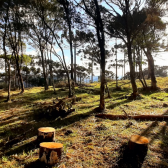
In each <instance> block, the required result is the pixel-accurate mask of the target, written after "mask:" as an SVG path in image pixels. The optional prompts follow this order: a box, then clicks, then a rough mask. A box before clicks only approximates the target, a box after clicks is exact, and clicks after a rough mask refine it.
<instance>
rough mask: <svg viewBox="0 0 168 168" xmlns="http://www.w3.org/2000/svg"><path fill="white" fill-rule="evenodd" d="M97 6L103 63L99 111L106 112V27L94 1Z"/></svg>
mask: <svg viewBox="0 0 168 168" xmlns="http://www.w3.org/2000/svg"><path fill="white" fill-rule="evenodd" d="M94 2H95V6H96V15H97V18H96V19H95V25H96V33H97V38H98V43H99V48H100V55H101V62H100V68H101V85H100V105H99V109H100V111H104V110H105V100H104V91H105V48H104V45H105V39H104V26H103V22H102V18H101V15H100V9H99V5H98V2H97V0H94Z"/></svg>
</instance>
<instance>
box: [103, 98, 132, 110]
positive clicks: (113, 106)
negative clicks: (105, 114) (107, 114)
mask: <svg viewBox="0 0 168 168" xmlns="http://www.w3.org/2000/svg"><path fill="white" fill-rule="evenodd" d="M129 102H131V100H127V99H124V100H123V101H122V102H118V103H114V104H111V105H109V106H107V107H106V108H107V109H114V108H115V107H117V106H120V105H122V104H125V103H129Z"/></svg>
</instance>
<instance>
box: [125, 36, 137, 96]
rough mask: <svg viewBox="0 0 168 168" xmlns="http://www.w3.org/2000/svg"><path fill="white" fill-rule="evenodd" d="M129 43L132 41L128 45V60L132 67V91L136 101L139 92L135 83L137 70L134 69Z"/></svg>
mask: <svg viewBox="0 0 168 168" xmlns="http://www.w3.org/2000/svg"><path fill="white" fill-rule="evenodd" d="M129 41H130V39H129V40H128V44H127V48H128V60H129V65H130V78H131V85H132V90H133V97H134V98H135V99H136V95H137V91H138V90H137V85H136V82H135V68H134V64H133V61H132V52H131V43H130V42H129Z"/></svg>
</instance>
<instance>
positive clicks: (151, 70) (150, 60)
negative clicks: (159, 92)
mask: <svg viewBox="0 0 168 168" xmlns="http://www.w3.org/2000/svg"><path fill="white" fill-rule="evenodd" d="M143 51H144V53H145V55H146V56H147V59H148V66H149V74H150V77H151V88H152V89H156V88H157V81H156V77H155V69H154V59H153V57H152V54H151V50H150V49H149V48H147V51H145V49H143Z"/></svg>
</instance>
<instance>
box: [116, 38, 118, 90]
mask: <svg viewBox="0 0 168 168" xmlns="http://www.w3.org/2000/svg"><path fill="white" fill-rule="evenodd" d="M116 45H117V39H116ZM116 47H117V46H116ZM117 76H118V74H117V48H116V88H118V79H117Z"/></svg>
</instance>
